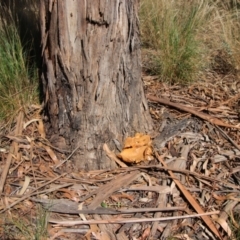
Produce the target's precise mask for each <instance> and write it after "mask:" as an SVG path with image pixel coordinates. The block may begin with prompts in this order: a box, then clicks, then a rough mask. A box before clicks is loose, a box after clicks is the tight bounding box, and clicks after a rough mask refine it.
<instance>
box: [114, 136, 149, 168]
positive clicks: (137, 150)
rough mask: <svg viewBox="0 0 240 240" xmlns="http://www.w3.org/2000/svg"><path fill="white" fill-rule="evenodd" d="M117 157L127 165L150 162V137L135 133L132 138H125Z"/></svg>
mask: <svg viewBox="0 0 240 240" xmlns="http://www.w3.org/2000/svg"><path fill="white" fill-rule="evenodd" d="M117 156H118V157H119V158H121V159H122V160H123V161H125V162H129V163H138V162H141V161H150V160H152V159H153V156H152V141H151V138H150V136H149V135H144V134H142V133H136V134H135V136H134V137H128V138H126V140H125V143H124V147H123V150H122V151H121V153H119V154H118V155H117Z"/></svg>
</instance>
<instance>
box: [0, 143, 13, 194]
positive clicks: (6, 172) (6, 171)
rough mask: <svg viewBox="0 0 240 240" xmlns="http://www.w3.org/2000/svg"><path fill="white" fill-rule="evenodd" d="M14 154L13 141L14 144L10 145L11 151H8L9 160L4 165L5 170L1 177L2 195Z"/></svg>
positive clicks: (0, 189) (0, 188) (0, 187)
mask: <svg viewBox="0 0 240 240" xmlns="http://www.w3.org/2000/svg"><path fill="white" fill-rule="evenodd" d="M13 154H14V145H13V143H12V145H11V147H10V151H9V153H8V156H7V161H6V163H5V165H4V169H3V172H2V175H1V179H0V195H1V194H2V192H3V187H4V184H5V181H6V178H7V174H8V170H9V168H10V165H11V162H12V155H13Z"/></svg>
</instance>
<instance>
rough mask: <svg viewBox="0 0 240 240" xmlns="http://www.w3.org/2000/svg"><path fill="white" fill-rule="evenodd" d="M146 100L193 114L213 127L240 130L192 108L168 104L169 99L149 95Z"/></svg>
mask: <svg viewBox="0 0 240 240" xmlns="http://www.w3.org/2000/svg"><path fill="white" fill-rule="evenodd" d="M147 99H148V100H150V101H154V102H158V103H161V104H164V105H168V106H171V107H174V108H177V109H180V110H183V111H185V112H189V113H191V114H193V115H195V116H197V117H199V118H202V119H204V120H206V121H208V122H210V123H212V124H214V125H218V126H222V127H229V128H237V129H240V127H239V126H234V125H231V124H228V123H225V122H223V121H222V120H220V119H218V118H216V117H213V116H211V115H208V114H206V113H203V112H199V111H197V110H195V109H194V108H192V107H186V106H184V105H182V104H179V103H173V102H170V100H169V99H164V98H158V97H154V96H151V95H147Z"/></svg>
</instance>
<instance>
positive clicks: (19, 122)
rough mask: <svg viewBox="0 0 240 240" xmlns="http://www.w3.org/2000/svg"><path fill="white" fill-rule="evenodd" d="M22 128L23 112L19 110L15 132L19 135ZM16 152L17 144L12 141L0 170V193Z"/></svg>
mask: <svg viewBox="0 0 240 240" xmlns="http://www.w3.org/2000/svg"><path fill="white" fill-rule="evenodd" d="M22 128H23V112H19V115H18V117H17V124H16V129H15V134H16V135H19V134H21V132H22ZM17 152H18V144H17V143H16V142H12V144H11V147H10V151H9V153H8V156H7V161H6V163H5V166H4V169H3V171H2V175H1V179H0V195H1V194H2V192H3V187H4V184H5V181H6V178H7V174H8V171H9V168H10V165H11V162H12V155H13V154H17Z"/></svg>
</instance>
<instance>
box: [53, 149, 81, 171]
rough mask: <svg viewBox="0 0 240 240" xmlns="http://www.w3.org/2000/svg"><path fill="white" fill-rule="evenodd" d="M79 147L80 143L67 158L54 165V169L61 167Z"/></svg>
mask: <svg viewBox="0 0 240 240" xmlns="http://www.w3.org/2000/svg"><path fill="white" fill-rule="evenodd" d="M79 147H80V145H78V146H77V147H76V148H75V149H74V150H73V151H72V152H71V154H70V155H69V156H68V157H67V158H66V159H65V160H63V161H62V162H60V163H59V164H57V165H56V166H54V167H53V169H54V170H56V169H57V168H59V167H61V166H62V165H63V164H64V163H65V162H67V161H68V160H69V159H70V158H71V157H72V155H73V154H74V153H75V152H76V151H77V150H78V149H79Z"/></svg>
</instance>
